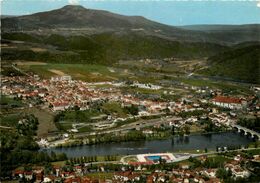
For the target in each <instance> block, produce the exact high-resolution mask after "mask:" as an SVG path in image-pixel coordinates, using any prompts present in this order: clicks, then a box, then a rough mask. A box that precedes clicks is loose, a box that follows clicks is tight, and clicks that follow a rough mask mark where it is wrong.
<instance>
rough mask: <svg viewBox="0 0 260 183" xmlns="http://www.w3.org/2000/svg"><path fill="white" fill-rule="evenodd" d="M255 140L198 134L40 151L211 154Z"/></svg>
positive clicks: (73, 154)
mask: <svg viewBox="0 0 260 183" xmlns="http://www.w3.org/2000/svg"><path fill="white" fill-rule="evenodd" d="M252 142H253V140H251V139H248V138H247V137H246V136H242V135H240V134H238V133H234V132H222V133H211V134H197V135H190V136H183V137H174V138H168V139H163V140H151V141H134V142H133V141H131V142H117V143H104V144H96V145H91V146H89V145H82V146H75V147H66V148H47V149H45V150H44V149H41V150H44V151H47V152H51V151H54V152H57V153H66V154H67V156H68V157H80V156H103V155H116V154H120V155H128V154H144V153H162V152H177V153H178V152H195V151H197V150H200V151H199V152H201V150H205V149H207V150H208V152H210V151H211V150H215V149H216V147H238V146H248V145H249V144H250V143H252Z"/></svg>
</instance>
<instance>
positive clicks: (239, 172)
mask: <svg viewBox="0 0 260 183" xmlns="http://www.w3.org/2000/svg"><path fill="white" fill-rule="evenodd" d="M232 174H233V175H234V177H235V178H246V177H249V175H250V173H249V171H247V170H243V169H242V168H235V169H233V171H232Z"/></svg>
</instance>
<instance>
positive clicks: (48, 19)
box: [1, 5, 260, 45]
mask: <svg viewBox="0 0 260 183" xmlns="http://www.w3.org/2000/svg"><path fill="white" fill-rule="evenodd" d="M1 20H2V32H4V33H6V32H7V33H8V32H9V33H10V32H28V33H36V34H47V35H48V34H61V35H92V34H99V33H104V32H116V33H117V34H125V33H128V32H138V33H139V34H143V35H152V36H158V37H161V38H164V39H168V40H172V41H180V42H211V43H217V44H222V45H230V44H237V43H241V42H244V41H255V40H257V41H260V38H259V35H258V29H257V30H255V29H254V30H253V31H254V32H253V33H252V32H249V33H248V32H245V31H243V30H241V31H239V32H237V33H236V32H231V33H230V32H227V33H226V34H225V35H223V34H219V33H215V32H205V31H201V30H187V29H184V28H183V27H177V26H171V25H165V24H162V23H158V22H155V21H152V20H149V19H147V18H145V17H142V16H126V15H120V14H116V13H112V12H109V11H105V10H94V9H87V8H85V7H83V6H79V5H77V6H75V5H67V6H64V7H62V8H60V9H55V10H50V11H45V12H39V13H34V14H31V15H23V16H16V17H7V18H1ZM259 26H260V25H259ZM231 35H232V36H234V38H232V37H230V36H231Z"/></svg>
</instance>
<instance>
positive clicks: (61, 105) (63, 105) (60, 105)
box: [52, 102, 70, 111]
mask: <svg viewBox="0 0 260 183" xmlns="http://www.w3.org/2000/svg"><path fill="white" fill-rule="evenodd" d="M52 106H53V108H52V109H53V111H64V110H65V109H68V108H69V107H70V105H69V103H67V102H55V103H52Z"/></svg>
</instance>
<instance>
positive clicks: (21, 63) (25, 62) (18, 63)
mask: <svg viewBox="0 0 260 183" xmlns="http://www.w3.org/2000/svg"><path fill="white" fill-rule="evenodd" d="M15 64H17V65H22V66H23V65H24V66H30V65H46V64H47V63H45V62H37V61H31V62H30V61H24V62H23V61H17V62H15Z"/></svg>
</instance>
